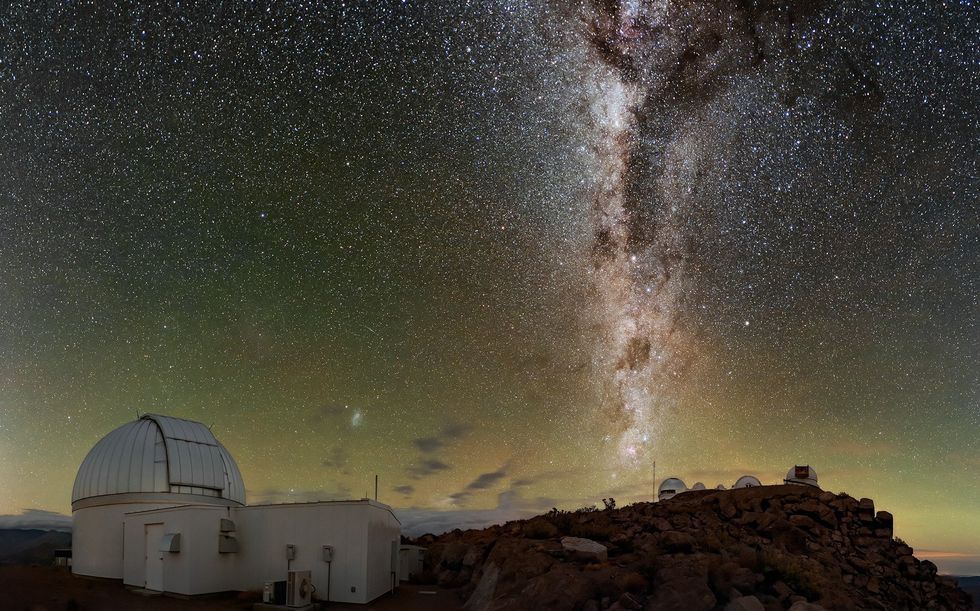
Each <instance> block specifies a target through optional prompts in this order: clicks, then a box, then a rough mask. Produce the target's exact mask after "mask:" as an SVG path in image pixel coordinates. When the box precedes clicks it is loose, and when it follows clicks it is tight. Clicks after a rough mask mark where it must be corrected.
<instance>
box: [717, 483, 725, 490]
mask: <svg viewBox="0 0 980 611" xmlns="http://www.w3.org/2000/svg"><path fill="white" fill-rule="evenodd" d="M715 490H726V488H725V484H718V485H717V486H715Z"/></svg>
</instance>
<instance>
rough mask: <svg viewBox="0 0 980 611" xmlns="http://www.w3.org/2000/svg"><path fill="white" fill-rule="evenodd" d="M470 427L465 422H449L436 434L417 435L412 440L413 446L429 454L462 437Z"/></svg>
mask: <svg viewBox="0 0 980 611" xmlns="http://www.w3.org/2000/svg"><path fill="white" fill-rule="evenodd" d="M470 429H471V427H470V426H468V425H465V424H459V423H450V424H447V425H446V426H444V427H443V428H442V430H441V431H439V433H438V434H436V435H432V436H429V437H419V438H418V439H414V440H412V443H414V444H415V447H416V448H418V449H419V451H420V452H424V453H426V454H431V453H432V452H437V451H439V450H441V449H442V448H444V447H446V446H447V445H448V444H449V443H451V442H453V441H455V440H457V439H459V438H461V437H463V436H464V435H466V434H467V433H468V432H469V431H470Z"/></svg>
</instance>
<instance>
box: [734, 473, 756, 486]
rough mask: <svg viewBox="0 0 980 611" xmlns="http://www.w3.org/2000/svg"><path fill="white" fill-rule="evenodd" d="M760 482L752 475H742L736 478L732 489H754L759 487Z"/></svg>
mask: <svg viewBox="0 0 980 611" xmlns="http://www.w3.org/2000/svg"><path fill="white" fill-rule="evenodd" d="M761 485H762V482H760V481H759V478H757V477H756V476H754V475H743V476H742V477H740V478H738V480H737V481H736V482H735V485H734V486H732V488H754V487H755V486H761Z"/></svg>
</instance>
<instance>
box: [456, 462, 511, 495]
mask: <svg viewBox="0 0 980 611" xmlns="http://www.w3.org/2000/svg"><path fill="white" fill-rule="evenodd" d="M505 477H507V467H506V465H505V466H503V467H501V468H499V469H497V470H496V471H491V472H490V473H481V474H480V475H479V477H477V478H476V479H475V480H473V481H472V482H470V483H469V485H468V486H466V489H467V490H486V489H487V488H493V486H494V484H496V483H497V482H499V481H500V480H501V479H503V478H505Z"/></svg>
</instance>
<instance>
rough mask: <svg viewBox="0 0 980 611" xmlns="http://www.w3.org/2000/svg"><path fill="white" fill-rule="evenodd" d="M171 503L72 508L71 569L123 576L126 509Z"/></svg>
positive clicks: (109, 575) (89, 574) (92, 575)
mask: <svg viewBox="0 0 980 611" xmlns="http://www.w3.org/2000/svg"><path fill="white" fill-rule="evenodd" d="M171 505H173V503H161V502H159V501H157V502H156V503H153V502H146V503H119V504H115V505H99V506H95V507H84V508H81V509H76V510H75V511H73V512H72V534H71V541H72V568H71V570H72V573H75V574H76V575H88V576H91V577H105V578H108V579H122V577H123V521H124V518H125V515H126V513H127V512H130V511H140V510H144V509H157V508H159V507H168V506H171Z"/></svg>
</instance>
